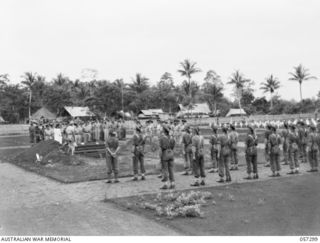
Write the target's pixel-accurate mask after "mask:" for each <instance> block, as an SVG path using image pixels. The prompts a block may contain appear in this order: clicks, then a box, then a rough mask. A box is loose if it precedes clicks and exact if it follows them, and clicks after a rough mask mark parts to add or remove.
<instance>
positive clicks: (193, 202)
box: [141, 191, 213, 218]
mask: <svg viewBox="0 0 320 243" xmlns="http://www.w3.org/2000/svg"><path fill="white" fill-rule="evenodd" d="M212 198H213V195H212V193H210V192H200V191H190V192H182V193H181V192H180V193H179V192H178V193H173V192H170V193H163V194H161V193H159V194H157V196H156V198H155V199H154V200H153V202H154V203H149V202H145V203H142V204H141V207H142V208H144V209H149V210H154V211H155V212H156V215H158V216H164V217H167V218H175V217H203V213H202V211H201V206H202V205H204V204H206V203H207V200H210V199H212Z"/></svg>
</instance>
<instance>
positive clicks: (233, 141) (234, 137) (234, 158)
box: [229, 124, 239, 170]
mask: <svg viewBox="0 0 320 243" xmlns="http://www.w3.org/2000/svg"><path fill="white" fill-rule="evenodd" d="M230 129H231V132H230V133H229V138H230V146H231V163H232V167H231V169H230V170H238V141H239V138H238V137H239V134H238V133H237V132H236V128H235V127H234V126H233V125H232V124H230Z"/></svg>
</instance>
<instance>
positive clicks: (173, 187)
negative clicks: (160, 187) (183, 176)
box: [169, 181, 176, 189]
mask: <svg viewBox="0 0 320 243" xmlns="http://www.w3.org/2000/svg"><path fill="white" fill-rule="evenodd" d="M169 188H170V189H175V188H176V185H175V183H174V181H171V183H170V187H169Z"/></svg>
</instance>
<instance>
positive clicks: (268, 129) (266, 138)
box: [264, 124, 271, 167]
mask: <svg viewBox="0 0 320 243" xmlns="http://www.w3.org/2000/svg"><path fill="white" fill-rule="evenodd" d="M270 134H271V125H270V124H267V127H266V131H265V133H264V157H265V160H266V164H265V167H270V154H269V150H270V149H269V148H268V146H269V136H270Z"/></svg>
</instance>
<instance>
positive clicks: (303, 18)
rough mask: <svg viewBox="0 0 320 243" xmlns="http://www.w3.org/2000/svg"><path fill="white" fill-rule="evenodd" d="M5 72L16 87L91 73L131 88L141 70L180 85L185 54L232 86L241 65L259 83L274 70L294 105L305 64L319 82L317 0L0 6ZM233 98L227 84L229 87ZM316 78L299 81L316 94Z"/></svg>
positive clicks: (11, 2)
mask: <svg viewBox="0 0 320 243" xmlns="http://www.w3.org/2000/svg"><path fill="white" fill-rule="evenodd" d="M0 31H1V36H0V73H8V74H9V75H10V77H11V79H12V80H14V81H15V82H18V81H20V80H21V77H20V76H21V75H22V74H23V73H24V72H26V71H32V72H37V73H38V74H41V75H44V76H46V77H47V80H51V79H52V78H53V77H54V76H55V75H56V74H58V73H60V72H62V73H63V74H65V75H67V76H69V77H70V78H71V79H75V78H79V77H80V75H81V71H82V70H83V69H85V68H92V69H96V70H98V78H99V79H108V80H114V79H116V78H123V79H124V80H125V81H126V82H131V77H133V76H134V75H135V73H137V72H141V73H142V74H143V75H145V76H147V77H148V78H150V80H151V82H152V83H155V82H156V81H158V80H159V78H160V76H161V75H162V74H163V73H164V72H170V73H172V74H173V77H174V79H175V82H176V83H181V82H182V81H183V78H182V77H180V76H179V74H178V73H177V69H178V68H179V62H180V61H183V60H184V59H186V58H189V59H191V60H193V61H196V62H197V63H198V66H199V67H200V68H201V69H202V70H203V72H202V73H199V74H196V75H194V79H195V80H196V81H198V82H199V83H200V84H201V83H202V82H203V78H204V76H205V73H206V72H207V71H208V70H209V69H213V70H215V71H216V72H217V73H218V74H220V75H221V77H222V81H223V82H224V83H226V82H227V81H228V78H229V76H230V74H231V73H232V72H233V71H235V70H237V69H239V70H240V71H241V72H242V73H243V74H245V76H246V77H248V78H250V79H252V80H254V81H255V83H256V85H255V88H256V90H257V92H256V95H261V91H260V90H259V84H260V82H263V81H264V79H265V77H266V76H268V75H270V74H274V75H275V76H277V77H278V78H279V80H280V81H281V83H282V87H281V89H280V90H279V94H280V95H281V96H282V97H283V98H286V99H298V97H299V89H298V84H297V83H294V82H292V81H288V77H289V75H288V72H290V71H292V70H293V66H297V65H298V64H299V63H302V64H303V65H305V66H306V67H307V68H309V69H310V73H311V74H312V75H315V76H318V77H319V78H320V1H319V0H260V1H259V0H220V1H215V0H114V1H107V0H101V1H98V0H1V1H0ZM226 90H227V94H229V91H230V88H229V87H226ZM319 91H320V79H319V80H316V81H308V83H305V84H304V85H303V95H304V97H305V98H306V97H315V96H316V94H317V93H318V92H319Z"/></svg>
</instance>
